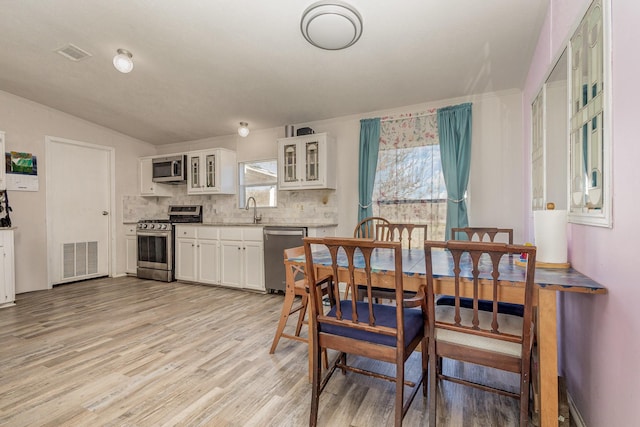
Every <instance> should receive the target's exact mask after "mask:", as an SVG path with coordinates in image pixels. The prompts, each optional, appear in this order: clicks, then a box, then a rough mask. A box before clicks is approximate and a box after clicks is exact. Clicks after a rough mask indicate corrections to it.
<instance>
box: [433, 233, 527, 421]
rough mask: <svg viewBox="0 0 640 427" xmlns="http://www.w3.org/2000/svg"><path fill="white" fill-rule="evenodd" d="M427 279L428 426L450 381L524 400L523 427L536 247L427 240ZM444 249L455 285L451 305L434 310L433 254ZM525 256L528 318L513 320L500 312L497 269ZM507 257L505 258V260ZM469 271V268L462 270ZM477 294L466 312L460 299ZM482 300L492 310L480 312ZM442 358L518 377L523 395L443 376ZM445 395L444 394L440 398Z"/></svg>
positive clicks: (515, 318) (435, 287)
mask: <svg viewBox="0 0 640 427" xmlns="http://www.w3.org/2000/svg"><path fill="white" fill-rule="evenodd" d="M424 249H425V267H426V279H427V309H428V318H429V319H435V321H430V322H429V333H428V336H429V337H430V338H431V339H430V340H429V370H430V377H429V420H430V421H429V425H431V426H433V425H435V423H436V407H437V397H438V393H437V391H436V388H437V380H448V381H452V382H456V383H460V384H465V385H469V386H472V387H476V388H479V389H481V390H485V391H492V392H496V393H499V394H501V395H506V396H510V397H514V398H516V399H519V400H520V426H521V427H526V426H527V425H528V419H529V412H528V408H529V383H530V362H531V348H532V345H533V327H534V325H533V315H532V311H533V291H534V289H533V283H534V274H535V257H536V248H535V246H521V245H508V244H505V243H483V242H468V241H455V240H450V241H448V242H435V241H425V243H424ZM443 249H444V250H445V251H444V253H445V254H446V255H447V256H448V258H449V262H450V265H452V266H453V273H454V276H453V279H454V285H453V286H452V287H451V288H447V289H450V291H449V292H451V293H452V294H453V295H452V296H453V297H454V301H455V303H454V305H453V306H448V305H446V306H443V305H436V304H435V298H436V292H442V289H440V290H438V289H437V288H438V284H439V281H438V280H439V279H438V278H437V276H435V277H434V274H433V273H434V271H433V266H432V261H431V260H432V252H433V251H436V250H443ZM523 252H524V253H526V254H527V259H528V262H527V265H526V279H525V283H524V313H523V316H522V317H520V316H514V315H510V314H504V313H500V312H499V311H498V299H499V295H500V292H501V291H500V289H499V288H500V280H501V279H500V271H499V268H498V266H499V264H500V262H501V261H502V262H503V263H504V262H505V261H508V255H509V254H520V253H523ZM505 258H506V259H505ZM462 266H465V268H462ZM463 292H465V293H466V294H471V295H473V297H472V301H473V304H472V306H471V308H466V307H462V306H461V305H460V302H459V299H460V297H461V294H462V293H463ZM480 296H482V297H483V298H484V299H485V300H489V301H491V310H490V311H484V310H481V309H479V307H478V306H479V300H480ZM441 358H449V359H454V360H458V361H461V362H468V363H474V364H478V365H483V366H488V367H491V368H496V369H500V370H504V371H509V372H514V373H517V374H519V375H520V382H519V391H518V392H517V393H513V392H511V391H505V390H501V389H498V388H494V387H490V386H486V385H482V384H477V383H473V382H470V381H466V380H465V379H464V378H461V377H453V376H449V375H446V374H444V373H443V372H442V364H441V363H440V361H441ZM442 396H444V394H442Z"/></svg>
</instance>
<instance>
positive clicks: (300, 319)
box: [296, 295, 309, 337]
mask: <svg viewBox="0 0 640 427" xmlns="http://www.w3.org/2000/svg"><path fill="white" fill-rule="evenodd" d="M300 298H302V301H301V304H302V308H301V309H300V312H299V314H298V323H297V324H296V336H297V337H299V336H300V331H301V330H302V325H303V324H304V316H305V315H306V314H307V304H308V302H309V297H308V296H307V295H301V296H300Z"/></svg>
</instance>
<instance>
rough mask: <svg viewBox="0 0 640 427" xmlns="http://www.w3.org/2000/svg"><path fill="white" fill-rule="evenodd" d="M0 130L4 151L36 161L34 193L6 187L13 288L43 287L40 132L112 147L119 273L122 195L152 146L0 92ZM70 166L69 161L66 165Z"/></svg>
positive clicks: (120, 267)
mask: <svg viewBox="0 0 640 427" xmlns="http://www.w3.org/2000/svg"><path fill="white" fill-rule="evenodd" d="M0 130H3V131H5V139H6V150H7V151H12V150H13V151H22V152H30V153H33V154H34V155H35V156H37V159H38V180H39V191H37V192H26V191H10V192H9V202H10V205H11V207H12V208H13V212H12V214H11V221H12V224H13V225H14V226H16V227H18V229H17V230H16V231H15V260H16V265H15V267H16V292H17V293H22V292H29V291H35V290H41V289H46V288H47V252H46V247H47V231H46V223H45V215H46V191H47V183H46V180H45V176H46V167H47V165H46V164H45V161H44V160H45V148H44V141H45V136H46V135H50V136H57V137H61V138H66V139H72V140H76V141H83V142H89V143H92V144H98V145H104V146H110V147H114V148H115V163H116V167H115V170H116V180H115V182H116V188H115V193H116V206H114V209H115V210H114V212H113V214H115V215H116V224H117V226H116V236H117V237H118V238H117V239H116V248H115V250H116V256H117V265H116V266H114V270H115V272H124V269H125V256H124V254H125V246H124V240H123V239H122V238H119V237H120V236H123V235H124V228H123V225H122V196H123V195H127V194H131V195H133V194H137V191H138V190H137V185H136V184H135V183H136V182H137V160H136V159H137V158H138V157H140V156H145V155H150V154H153V153H154V152H155V147H153V146H151V145H149V144H147V143H144V142H142V141H139V140H136V139H133V138H130V137H127V136H124V135H122V134H119V133H117V132H114V131H112V130H109V129H106V128H104V127H101V126H98V125H95V124H93V123H89V122H87V121H85V120H82V119H79V118H77V117H73V116H70V115H68V114H64V113H62V112H60V111H57V110H54V109H51V108H47V107H44V106H43V105H40V104H37V103H34V102H31V101H28V100H26V99H23V98H20V97H17V96H14V95H11V94H9V93H6V92H2V91H0ZM69 167H73V165H71V164H70V165H69Z"/></svg>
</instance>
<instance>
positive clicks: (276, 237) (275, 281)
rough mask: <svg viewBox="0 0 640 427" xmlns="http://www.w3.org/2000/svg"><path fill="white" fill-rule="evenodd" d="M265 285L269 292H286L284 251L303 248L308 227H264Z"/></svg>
mask: <svg viewBox="0 0 640 427" xmlns="http://www.w3.org/2000/svg"><path fill="white" fill-rule="evenodd" d="M263 230H264V231H263V233H264V234H263V238H264V283H265V288H266V289H267V291H268V292H270V293H273V292H274V291H276V292H277V291H282V292H284V290H285V273H284V250H285V249H288V248H295V247H296V246H302V244H303V242H302V238H303V237H306V235H307V228H306V227H273V226H272V227H264V229H263Z"/></svg>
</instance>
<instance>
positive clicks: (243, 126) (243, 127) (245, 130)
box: [238, 122, 249, 138]
mask: <svg viewBox="0 0 640 427" xmlns="http://www.w3.org/2000/svg"><path fill="white" fill-rule="evenodd" d="M238 135H240V136H241V137H243V138H245V137H246V136H247V135H249V123H247V122H240V127H239V128H238Z"/></svg>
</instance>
